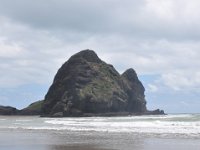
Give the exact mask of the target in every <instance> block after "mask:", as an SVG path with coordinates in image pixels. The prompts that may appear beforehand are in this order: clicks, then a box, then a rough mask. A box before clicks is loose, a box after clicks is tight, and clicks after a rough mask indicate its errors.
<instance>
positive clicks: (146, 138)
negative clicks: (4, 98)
mask: <svg viewBox="0 0 200 150" xmlns="http://www.w3.org/2000/svg"><path fill="white" fill-rule="evenodd" d="M198 119H199V115H189V114H188V115H168V116H128V117H89V118H87V117H86V118H40V117H24V116H15V117H11V116H8V117H5V116H1V117H0V149H1V150H27V149H29V150H35V149H37V150H122V149H123V150H133V149H134V150H159V149H162V150H179V149H180V150H188V149H190V150H199V147H200V126H199V120H198Z"/></svg>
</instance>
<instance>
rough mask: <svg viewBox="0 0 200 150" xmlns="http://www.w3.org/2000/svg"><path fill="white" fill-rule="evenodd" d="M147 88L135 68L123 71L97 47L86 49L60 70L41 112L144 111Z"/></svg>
mask: <svg viewBox="0 0 200 150" xmlns="http://www.w3.org/2000/svg"><path fill="white" fill-rule="evenodd" d="M144 91H145V89H144V87H143V85H142V83H141V82H140V81H139V79H138V77H137V74H136V72H135V71H134V70H133V69H128V70H127V71H125V72H124V73H123V74H122V75H120V74H119V73H118V72H117V71H116V70H115V68H114V67H113V66H112V65H109V64H107V63H105V62H103V61H102V60H101V59H100V58H99V57H98V56H97V54H96V53H95V52H94V51H92V50H83V51H81V52H79V53H77V54H75V55H73V56H72V57H71V58H70V59H69V60H68V61H67V62H66V63H64V64H63V65H62V67H61V68H60V69H59V70H58V72H57V74H56V76H55V78H54V81H53V84H52V85H51V87H50V88H49V91H48V92H47V94H46V96H45V100H44V102H43V103H42V108H41V115H42V116H51V117H63V116H93V115H99V114H101V115H106V114H107V115H108V114H110V115H115V114H118V115H120V114H145V113H146V112H147V109H146V100H145V95H144ZM148 112H149V111H148Z"/></svg>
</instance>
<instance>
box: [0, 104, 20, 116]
mask: <svg viewBox="0 0 200 150" xmlns="http://www.w3.org/2000/svg"><path fill="white" fill-rule="evenodd" d="M17 112H18V110H17V109H16V108H14V107H10V106H0V115H16V114H17Z"/></svg>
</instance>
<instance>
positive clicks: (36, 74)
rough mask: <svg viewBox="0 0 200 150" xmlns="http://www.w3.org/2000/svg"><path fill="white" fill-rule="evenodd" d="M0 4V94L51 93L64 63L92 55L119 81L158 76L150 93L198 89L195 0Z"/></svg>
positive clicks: (199, 23)
mask: <svg viewBox="0 0 200 150" xmlns="http://www.w3.org/2000/svg"><path fill="white" fill-rule="evenodd" d="M0 4H1V5H0V70H1V71H0V88H10V87H16V88H17V87H20V86H22V85H26V84H42V85H43V84H45V85H49V84H50V83H51V82H52V79H53V76H54V74H55V73H56V70H57V69H58V68H59V67H60V66H61V65H62V63H64V62H65V61H66V60H67V59H68V58H69V57H70V56H71V55H72V54H74V53H76V52H78V51H80V50H82V49H87V48H90V49H94V50H95V51H96V52H97V53H98V54H99V56H100V57H101V58H102V59H103V60H105V61H106V62H108V63H112V64H113V65H114V66H115V67H116V68H117V70H118V71H119V72H120V73H122V72H123V71H124V70H125V69H127V68H130V67H132V68H135V69H136V71H137V72H138V73H139V75H151V76H158V77H157V78H156V79H154V80H153V81H149V82H150V83H147V92H154V93H156V92H157V93H158V92H159V91H160V90H161V92H163V91H167V90H168V89H171V90H173V91H177V90H178V91H180V90H183V91H194V89H195V91H198V90H199V88H200V81H199V74H200V73H199V71H198V69H197V68H200V60H199V58H200V52H199V49H200V41H199V40H200V39H199V38H200V15H199V14H200V10H199V7H200V2H199V1H198V0H190V1H188V0H182V1H180V0H140V1H138V0H125V1H121V0H95V1H94V0H84V1H83V0H59V1H58V0H41V1H32V0H0ZM0 94H1V93H0ZM3 97H4V98H2V99H5V98H6V97H5V95H4V96H3Z"/></svg>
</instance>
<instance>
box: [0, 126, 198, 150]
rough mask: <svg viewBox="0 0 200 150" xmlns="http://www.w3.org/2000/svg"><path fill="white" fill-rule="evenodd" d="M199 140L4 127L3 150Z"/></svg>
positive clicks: (175, 149)
mask: <svg viewBox="0 0 200 150" xmlns="http://www.w3.org/2000/svg"><path fill="white" fill-rule="evenodd" d="M199 147H200V139H193V138H192V139H188V138H180V137H178V138H175V137H174V138H170V137H169V138H166V137H165V138H164V137H163V138H162V137H154V136H152V135H149V136H144V135H134V134H128V133H126V134H124V133H107V132H68V131H45V130H19V129H18V130H16V129H13V130H2V129H1V131H0V149H1V150H122V149H123V150H160V149H162V150H188V149H190V150H199Z"/></svg>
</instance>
